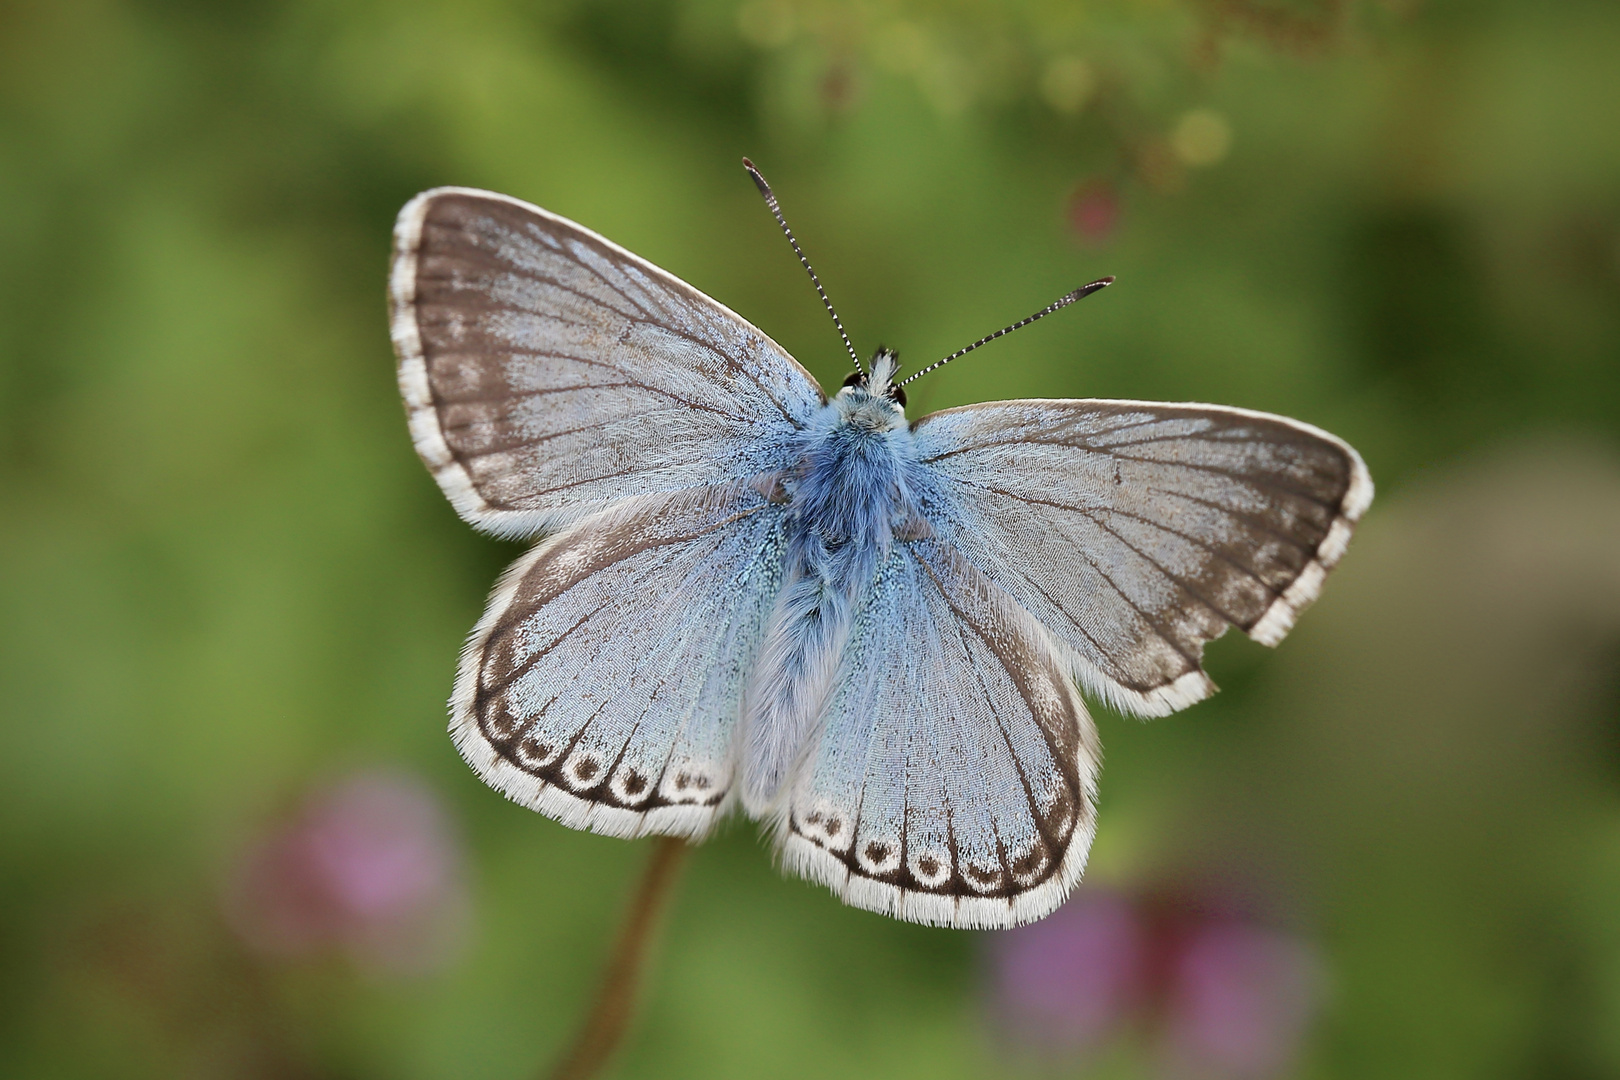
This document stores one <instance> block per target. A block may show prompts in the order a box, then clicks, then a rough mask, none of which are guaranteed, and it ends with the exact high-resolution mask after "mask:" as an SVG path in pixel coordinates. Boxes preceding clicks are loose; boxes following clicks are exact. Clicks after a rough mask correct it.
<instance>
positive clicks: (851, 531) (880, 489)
mask: <svg viewBox="0 0 1620 1080" xmlns="http://www.w3.org/2000/svg"><path fill="white" fill-rule="evenodd" d="M910 438H911V436H910V432H909V430H907V428H906V426H905V422H904V417H903V415H902V414H901V413H900V412H899V410H898V409H897V408H895V407H893V406H892V405H891V404H889V403H886V402H884V401H882V400H880V399H876V398H871V397H868V396H865V395H851V394H849V393H848V392H846V393H845V394H841V395H840V396H839V398H838V399H836V400H834V401H833V402H832V403H830V404H829V405H827V407H826V408H825V409H823V410H822V413H821V414H820V415H819V416H818V417H817V418H816V422H815V423H814V424H812V425H811V427H810V428H809V430H808V431H807V433H806V438H805V444H804V450H803V453H802V454H801V456H800V459H799V463H798V466H797V468H796V469H795V470H794V471H793V475H792V477H791V479H790V480H789V481H788V483H787V489H788V492H789V497H790V509H789V513H790V518H789V525H788V550H787V567H786V570H787V573H786V576H785V579H784V585H783V588H782V592H781V594H780V595H779V596H778V598H777V602H776V607H775V610H774V611H773V612H772V614H771V619H770V622H769V624H768V627H767V629H766V632H765V642H764V646H763V648H762V649H761V652H760V657H759V662H758V666H757V667H756V669H755V672H754V677H753V679H752V680H751V683H750V687H749V693H748V697H747V699H746V701H745V704H744V730H745V738H744V743H743V804H744V806H745V807H746V808H747V809H748V810H749V811H750V812H751V813H755V814H759V813H763V812H765V811H766V809H767V808H768V807H769V805H770V803H771V801H772V799H773V798H774V797H775V795H776V793H777V792H778V790H779V789H780V788H781V787H782V782H783V781H784V780H785V779H786V778H787V774H788V773H789V771H790V770H791V769H792V766H793V764H794V762H795V761H796V760H797V758H798V756H799V753H800V751H801V750H802V748H803V747H804V745H805V742H806V740H807V739H808V737H809V735H810V733H811V732H812V731H813V730H814V726H815V722H816V721H817V719H819V717H820V715H821V711H822V709H823V707H824V706H825V704H826V700H827V694H828V691H829V689H830V688H831V686H832V684H833V681H834V678H835V676H836V675H837V672H838V665H839V660H840V658H841V657H842V654H843V651H844V645H845V643H846V642H847V641H848V639H849V629H850V624H851V622H852V621H853V619H854V616H855V613H856V612H855V601H856V598H857V597H859V596H861V595H862V594H863V593H864V592H865V589H866V586H867V584H868V583H869V582H870V581H871V580H872V576H873V574H874V573H875V572H876V570H877V566H878V564H879V562H880V561H881V559H882V558H883V556H884V555H886V554H887V552H888V548H889V545H890V543H892V542H893V539H894V528H895V524H896V523H897V522H899V521H903V520H906V519H909V518H912V517H915V511H914V510H913V509H912V508H911V505H910V504H911V500H910V496H909V494H908V491H907V486H906V483H905V479H904V477H905V473H906V465H907V463H908V461H909V456H910Z"/></svg>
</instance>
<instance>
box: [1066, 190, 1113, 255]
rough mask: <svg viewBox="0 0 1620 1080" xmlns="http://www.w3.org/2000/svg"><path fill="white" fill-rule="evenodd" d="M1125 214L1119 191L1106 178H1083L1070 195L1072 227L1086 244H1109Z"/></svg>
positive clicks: (1070, 222) (1069, 217)
mask: <svg viewBox="0 0 1620 1080" xmlns="http://www.w3.org/2000/svg"><path fill="white" fill-rule="evenodd" d="M1123 213H1124V206H1123V204H1122V203H1121V201H1120V196H1119V191H1118V189H1117V188H1115V187H1114V185H1113V184H1112V183H1110V182H1109V181H1107V180H1103V179H1092V180H1085V181H1082V182H1081V184H1080V186H1078V187H1076V188H1075V189H1074V191H1073V192H1071V193H1070V195H1069V204H1068V208H1067V215H1068V219H1069V227H1070V228H1071V229H1073V230H1074V234H1075V236H1076V237H1077V238H1078V239H1079V240H1081V241H1082V242H1083V243H1086V244H1092V245H1101V244H1106V243H1107V242H1108V241H1109V240H1111V239H1112V238H1113V236H1114V232H1115V230H1117V229H1118V228H1119V222H1120V217H1121V216H1122V215H1123Z"/></svg>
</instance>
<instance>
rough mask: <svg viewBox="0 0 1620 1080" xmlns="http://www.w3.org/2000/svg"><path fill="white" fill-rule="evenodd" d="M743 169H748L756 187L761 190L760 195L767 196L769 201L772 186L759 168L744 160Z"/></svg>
mask: <svg viewBox="0 0 1620 1080" xmlns="http://www.w3.org/2000/svg"><path fill="white" fill-rule="evenodd" d="M743 168H745V169H747V170H748V175H749V176H752V177H753V178H754V186H755V187H757V188H759V193H760V194H761V195H763V196H765V197H766V198H767V199H768V198H770V197H771V185H769V184H767V183H766V182H765V177H764V176H763V175H761V173H760V171H759V168H758V167H757V166H755V164H754V163H753V162H752V161H749V160H748V159H747V158H743Z"/></svg>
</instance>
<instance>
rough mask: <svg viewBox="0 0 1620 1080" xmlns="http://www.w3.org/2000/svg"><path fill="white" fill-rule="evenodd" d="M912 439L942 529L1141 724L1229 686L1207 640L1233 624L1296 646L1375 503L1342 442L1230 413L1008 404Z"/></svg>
mask: <svg viewBox="0 0 1620 1080" xmlns="http://www.w3.org/2000/svg"><path fill="white" fill-rule="evenodd" d="M914 437H915V445H916V448H917V450H918V453H919V457H920V460H921V462H922V463H923V468H922V470H921V472H920V474H919V480H918V485H919V487H920V488H923V489H926V490H924V491H923V492H922V496H921V497H922V501H923V502H924V504H925V514H926V516H927V517H928V518H929V521H930V523H931V524H932V525H933V526H934V528H935V530H936V532H937V534H938V535H939V536H940V537H941V538H943V539H946V540H948V541H949V542H950V543H952V544H954V545H955V546H956V547H957V548H958V549H959V550H960V551H962V553H963V554H964V555H965V556H966V557H967V558H968V559H969V560H970V561H971V562H972V563H973V564H974V565H975V566H977V567H979V568H980V569H981V570H983V571H984V572H985V573H986V574H988V575H989V576H990V577H991V578H992V579H993V580H994V581H995V582H996V583H997V584H998V585H1000V586H1001V587H1002V588H1004V589H1006V590H1007V591H1008V592H1009V593H1011V594H1012V595H1013V596H1014V597H1015V598H1016V599H1017V600H1018V602H1019V603H1020V604H1022V605H1023V606H1024V607H1025V608H1026V609H1027V610H1028V611H1029V612H1030V613H1031V614H1033V615H1034V616H1035V617H1036V618H1037V619H1039V620H1040V622H1041V623H1042V624H1043V625H1045V626H1046V627H1047V628H1048V629H1049V630H1050V631H1051V632H1052V633H1053V634H1054V635H1055V636H1056V637H1057V638H1058V639H1059V640H1061V641H1062V642H1063V643H1064V644H1065V645H1066V646H1068V648H1069V649H1070V650H1072V655H1073V660H1074V666H1075V673H1076V675H1077V676H1078V677H1079V678H1080V679H1081V681H1082V682H1083V683H1084V684H1085V685H1086V686H1087V688H1088V689H1090V690H1091V691H1092V692H1094V693H1097V694H1099V695H1100V696H1102V697H1103V698H1105V699H1106V700H1108V701H1109V702H1110V703H1111V704H1113V705H1114V706H1116V707H1118V708H1121V709H1124V710H1127V711H1130V712H1134V713H1138V714H1141V715H1149V716H1157V715H1163V714H1164V713H1168V712H1171V711H1174V710H1175V709H1179V708H1182V707H1184V706H1186V705H1189V704H1191V703H1192V702H1194V701H1197V700H1199V699H1200V698H1203V697H1205V696H1207V695H1208V694H1209V693H1211V692H1213V690H1214V684H1213V683H1211V682H1210V680H1209V678H1208V676H1206V675H1205V674H1204V673H1203V671H1202V670H1201V668H1200V666H1199V665H1200V662H1201V660H1202V656H1203V647H1204V643H1205V642H1207V641H1209V640H1211V639H1212V638H1215V637H1218V636H1220V634H1222V633H1223V632H1224V631H1225V630H1226V628H1227V627H1228V626H1237V627H1239V628H1240V629H1242V630H1243V631H1245V632H1246V633H1247V634H1248V635H1249V636H1250V637H1252V638H1254V639H1255V640H1256V641H1259V642H1262V643H1263V644H1266V645H1275V644H1276V643H1277V642H1279V641H1281V640H1282V638H1283V636H1284V635H1285V634H1287V632H1288V631H1289V629H1290V628H1291V627H1292V626H1293V623H1294V619H1295V617H1296V616H1297V615H1298V614H1299V612H1301V611H1302V610H1304V608H1305V607H1306V606H1307V605H1308V604H1310V603H1311V601H1313V600H1314V599H1316V596H1317V594H1318V592H1319V591H1320V590H1321V587H1322V579H1323V577H1324V576H1325V575H1326V574H1327V572H1328V570H1330V569H1331V568H1332V567H1333V565H1334V564H1335V563H1336V562H1338V560H1339V557H1340V556H1341V555H1343V554H1344V549H1345V545H1346V544H1347V543H1348V542H1349V539H1350V534H1351V531H1352V530H1353V528H1354V526H1355V523H1356V521H1357V519H1359V518H1360V517H1361V514H1362V512H1363V511H1364V510H1365V509H1366V508H1367V504H1368V503H1369V502H1370V501H1371V500H1372V490H1373V489H1372V480H1371V479H1370V477H1369V476H1368V474H1367V468H1366V466H1365V465H1364V464H1362V461H1361V458H1360V456H1359V455H1357V454H1356V452H1355V451H1354V450H1352V449H1351V448H1350V447H1349V446H1348V445H1346V444H1345V443H1344V442H1343V441H1342V440H1340V439H1337V438H1335V437H1334V436H1332V435H1329V434H1328V433H1326V432H1324V431H1321V430H1318V429H1317V428H1314V427H1311V426H1310V425H1308V424H1302V423H1299V422H1298V421H1294V420H1289V419H1286V418H1284V417H1280V416H1272V415H1269V414H1266V413H1257V412H1249V411H1246V410H1243V409H1231V408H1224V407H1222V406H1218V405H1167V404H1162V403H1157V402H1140V401H998V402H989V403H986V404H983V405H973V406H969V407H966V408H961V409H949V410H946V411H944V412H938V413H934V414H932V415H930V416H926V417H924V418H923V419H922V420H920V421H918V422H917V424H916V426H915V428H914Z"/></svg>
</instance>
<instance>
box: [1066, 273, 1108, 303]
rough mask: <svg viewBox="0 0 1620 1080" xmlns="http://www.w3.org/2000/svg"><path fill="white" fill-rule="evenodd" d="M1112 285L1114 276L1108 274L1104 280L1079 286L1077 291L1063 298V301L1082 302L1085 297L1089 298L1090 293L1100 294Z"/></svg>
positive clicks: (1100, 279) (1099, 279)
mask: <svg viewBox="0 0 1620 1080" xmlns="http://www.w3.org/2000/svg"><path fill="white" fill-rule="evenodd" d="M1113 283H1114V276H1113V275H1112V274H1110V275H1108V276H1107V277H1105V278H1098V279H1097V280H1096V281H1093V282H1091V283H1090V284H1088V285H1082V286H1080V287H1079V288H1078V289H1076V290H1074V292H1072V293H1070V294H1069V295H1068V296H1066V297H1064V299H1065V300H1071V301H1072V300H1084V299H1085V298H1086V297H1088V296H1090V295H1091V294H1092V293H1094V292H1100V291H1102V290H1103V289H1106V288H1108V286H1110V285H1112V284H1113Z"/></svg>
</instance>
